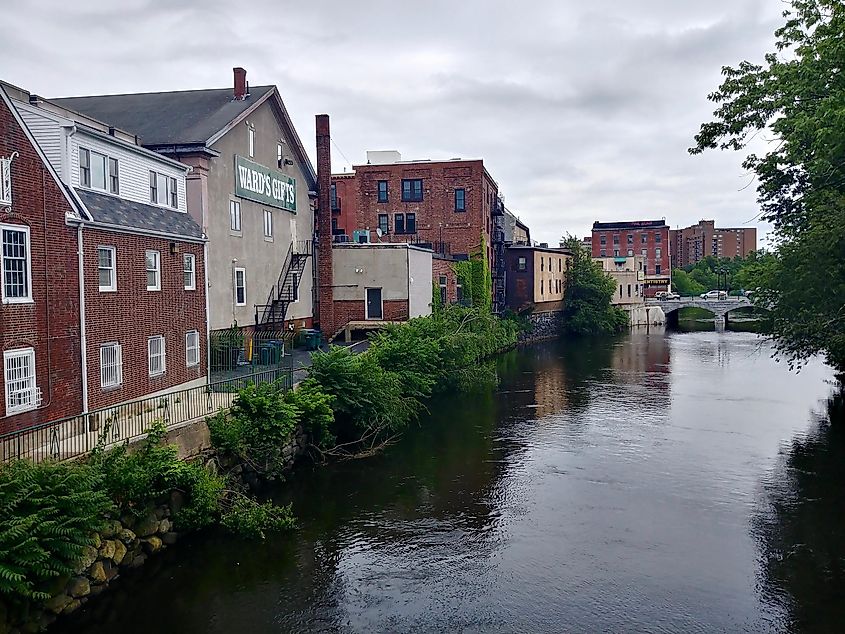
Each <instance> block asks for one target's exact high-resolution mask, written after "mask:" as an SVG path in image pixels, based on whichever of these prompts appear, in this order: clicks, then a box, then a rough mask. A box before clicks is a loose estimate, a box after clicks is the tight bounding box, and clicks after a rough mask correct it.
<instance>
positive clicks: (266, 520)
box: [220, 494, 296, 540]
mask: <svg viewBox="0 0 845 634" xmlns="http://www.w3.org/2000/svg"><path fill="white" fill-rule="evenodd" d="M220 523H221V524H222V525H223V527H224V528H226V529H227V530H229V531H230V532H232V533H236V534H238V535H240V536H242V537H247V538H251V539H261V540H263V539H265V538H266V536H267V535H266V534H267V533H268V532H281V531H285V530H290V529H292V528H294V527H295V526H296V520H295V519H294V517H293V513H292V512H291V505H290V504H288V505H287V506H278V505H276V504H273V503H272V502H263V503H261V502H257V501H256V500H254V499H252V498H249V497H246V496H243V495H240V494H235V495H234V496H233V499H232V502H231V505H230V507H229V508H228V509H227V510H226V511H225V512H224V513H223V516H222V517H221V519H220Z"/></svg>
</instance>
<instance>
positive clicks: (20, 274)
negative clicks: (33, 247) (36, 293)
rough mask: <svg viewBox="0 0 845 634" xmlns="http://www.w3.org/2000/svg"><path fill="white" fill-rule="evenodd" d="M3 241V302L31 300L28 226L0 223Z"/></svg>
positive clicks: (0, 267) (1, 262)
mask: <svg viewBox="0 0 845 634" xmlns="http://www.w3.org/2000/svg"><path fill="white" fill-rule="evenodd" d="M0 232H2V239H3V240H2V241H3V259H2V260H1V261H0V273H2V277H3V294H2V296H3V303H4V304H16V303H22V302H31V301H32V271H31V262H30V259H29V227H27V226H24V225H0Z"/></svg>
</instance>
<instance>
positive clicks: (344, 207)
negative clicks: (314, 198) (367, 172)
mask: <svg viewBox="0 0 845 634" xmlns="http://www.w3.org/2000/svg"><path fill="white" fill-rule="evenodd" d="M332 183H333V184H334V186H335V189H336V190H337V198H338V201H339V205H340V209H339V210H338V211H335V210H332V219H333V220H334V221H335V223H336V224H337V229H338V231H341V230H342V231H343V233H344V234H345V235H347V236H349V239H350V240H351V239H352V232H353V231H354V230H355V229H357V228H358V226H357V225H356V224H355V222H356V219H357V218H358V209H357V203H358V192H357V191H356V182H355V175H354V174H343V175H336V176H332Z"/></svg>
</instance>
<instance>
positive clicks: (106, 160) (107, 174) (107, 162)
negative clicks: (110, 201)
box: [78, 145, 120, 196]
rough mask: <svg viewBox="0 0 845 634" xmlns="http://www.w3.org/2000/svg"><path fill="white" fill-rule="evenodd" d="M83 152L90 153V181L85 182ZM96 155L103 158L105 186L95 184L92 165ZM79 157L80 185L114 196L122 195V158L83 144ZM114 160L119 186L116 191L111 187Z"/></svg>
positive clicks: (80, 147)
mask: <svg viewBox="0 0 845 634" xmlns="http://www.w3.org/2000/svg"><path fill="white" fill-rule="evenodd" d="M82 152H87V153H88V168H87V169H88V183H85V182H83V179H82ZM95 157H97V158H98V159H99V158H102V159H103V178H104V180H103V186H102V187H97V186H96V185H94V178H93V176H94V169H93V167H92V166H93V165H94V160H95ZM79 159H80V161H79V173H78V176H79V186H80V187H84V188H86V189H91V190H93V191H97V192H104V193H106V194H112V195H113V196H118V195H120V160H119V159H117V158H115V157H113V156H109V155H108V154H105V153H103V152H100V151H98V150H92V149H91V148H89V147H85V146H82V145H81V146H79ZM112 161H114V164H115V170H116V174H115V177H116V180H115V182H116V183H117V187H116V188H115V191H112V187H111V163H112Z"/></svg>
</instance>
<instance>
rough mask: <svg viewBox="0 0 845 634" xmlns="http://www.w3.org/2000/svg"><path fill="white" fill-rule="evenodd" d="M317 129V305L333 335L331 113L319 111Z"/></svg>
mask: <svg viewBox="0 0 845 634" xmlns="http://www.w3.org/2000/svg"><path fill="white" fill-rule="evenodd" d="M316 131H317V134H316V136H317V139H316V140H317V190H318V191H317V216H316V218H315V222H316V224H317V235H318V237H319V243H318V246H317V275H318V277H317V280H318V287H317V306H316V311H315V314H314V318H315V320H316V321H317V322H318V323H319V325H320V329H321V330H322V331H323V332H324V333H327V334H326V336H329V337H330V336H332V335H333V334H334V331H335V329H336V328H335V325H336V320H335V316H334V289H333V287H332V283H333V282H332V280H333V272H332V238H331V235H332V229H331V218H332V210H331V205H330V203H329V196H330V187H331V180H332V176H331V170H332V152H331V132H330V129H329V115H326V114H318V115H317V117H316Z"/></svg>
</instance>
